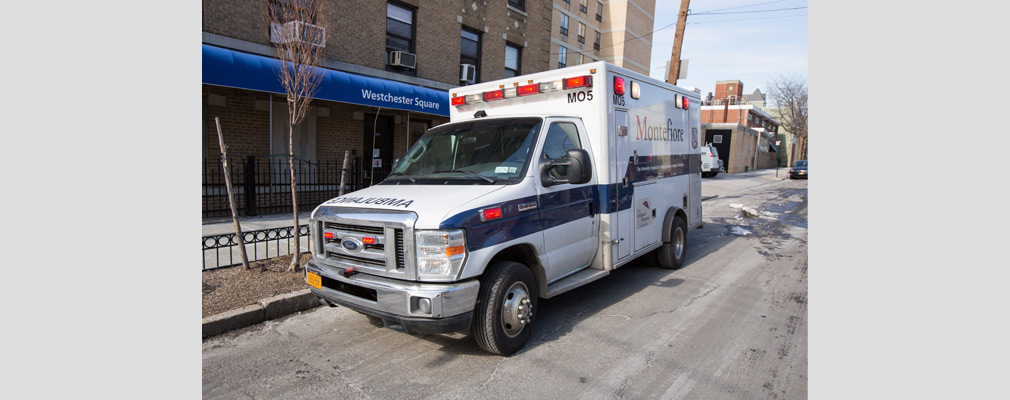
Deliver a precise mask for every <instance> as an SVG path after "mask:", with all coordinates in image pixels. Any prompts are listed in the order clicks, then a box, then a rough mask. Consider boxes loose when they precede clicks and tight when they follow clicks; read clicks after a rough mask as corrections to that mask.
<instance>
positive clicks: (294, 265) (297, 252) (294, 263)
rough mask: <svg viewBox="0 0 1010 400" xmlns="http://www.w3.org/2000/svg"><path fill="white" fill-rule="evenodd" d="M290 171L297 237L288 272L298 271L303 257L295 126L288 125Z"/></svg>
mask: <svg viewBox="0 0 1010 400" xmlns="http://www.w3.org/2000/svg"><path fill="white" fill-rule="evenodd" d="M288 169H289V170H290V171H291V209H292V210H294V218H295V224H294V229H293V230H292V231H291V234H292V235H293V236H294V237H295V249H294V250H293V251H292V252H293V253H294V254H293V255H292V256H291V265H289V266H288V271H296V270H298V259H299V258H301V256H302V247H301V243H300V240H299V239H300V238H299V236H298V193H297V191H296V190H295V125H294V123H291V124H289V125H288Z"/></svg>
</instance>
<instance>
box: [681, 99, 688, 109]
mask: <svg viewBox="0 0 1010 400" xmlns="http://www.w3.org/2000/svg"><path fill="white" fill-rule="evenodd" d="M682 98H683V99H684V105H683V106H682V107H680V108H683V109H685V110H686V109H687V96H684V97H682Z"/></svg>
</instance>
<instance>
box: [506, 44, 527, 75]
mask: <svg viewBox="0 0 1010 400" xmlns="http://www.w3.org/2000/svg"><path fill="white" fill-rule="evenodd" d="M522 61H523V52H522V49H520V48H519V46H516V45H513V44H511V43H505V77H506V78H511V77H514V76H519V75H522V72H521V71H520V69H519V66H520V65H522Z"/></svg>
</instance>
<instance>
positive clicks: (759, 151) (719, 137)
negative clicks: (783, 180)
mask: <svg viewBox="0 0 1010 400" xmlns="http://www.w3.org/2000/svg"><path fill="white" fill-rule="evenodd" d="M743 93H744V92H743V82H740V81H736V80H732V81H717V82H716V85H715V93H714V96H713V97H712V99H711V100H709V101H707V102H706V104H708V105H704V106H702V107H701V130H702V132H703V133H702V134H703V136H704V137H705V143H712V144H713V145H714V146H715V148H716V149H717V150H718V151H719V158H720V159H722V161H723V163H724V164H725V165H726V172H727V173H731V174H732V173H738V172H745V171H750V170H755V169H764V168H772V167H775V165H776V162H777V157H778V154H777V151H778V149H777V148H776V146H775V143H774V142H775V140H776V138H777V135H778V132H779V125H781V123H780V122H779V121H778V120H777V119H775V118H774V117H772V116H771V115H770V114H769V113H767V112H765V111H764V110H762V109H761V107H758V106H756V105H754V104H749V103H746V102H745V101H746V100H747V99H746V97H747V96H744V94H743ZM752 100H753V98H752Z"/></svg>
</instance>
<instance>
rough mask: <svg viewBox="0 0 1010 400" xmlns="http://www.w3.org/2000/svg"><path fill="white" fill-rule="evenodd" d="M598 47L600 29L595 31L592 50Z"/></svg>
mask: <svg viewBox="0 0 1010 400" xmlns="http://www.w3.org/2000/svg"><path fill="white" fill-rule="evenodd" d="M599 49H600V31H596V39H595V41H593V50H599Z"/></svg>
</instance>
